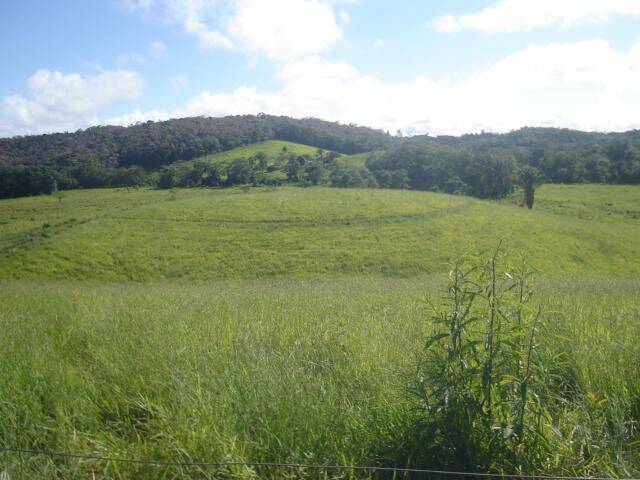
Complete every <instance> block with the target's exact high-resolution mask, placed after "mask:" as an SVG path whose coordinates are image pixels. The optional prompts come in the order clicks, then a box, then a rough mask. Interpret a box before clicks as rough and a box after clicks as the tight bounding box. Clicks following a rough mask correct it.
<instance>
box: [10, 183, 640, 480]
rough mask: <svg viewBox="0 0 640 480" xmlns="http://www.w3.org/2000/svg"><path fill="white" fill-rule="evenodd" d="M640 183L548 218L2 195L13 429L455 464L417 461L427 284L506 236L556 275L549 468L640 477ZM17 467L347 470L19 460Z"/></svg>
mask: <svg viewBox="0 0 640 480" xmlns="http://www.w3.org/2000/svg"><path fill="white" fill-rule="evenodd" d="M638 192H640V190H639V189H638V187H625V186H619V187H618V186H559V185H554V186H548V187H543V188H541V189H540V191H539V193H538V200H537V201H538V204H537V205H536V208H534V210H533V211H527V210H525V209H521V208H518V207H516V206H512V205H508V204H498V203H492V202H483V201H479V200H474V199H471V198H467V197H456V196H447V195H441V194H435V193H425V192H411V191H391V190H348V189H346V190H341V189H327V188H306V189H304V188H291V187H287V188H277V189H266V188H256V189H240V188H239V189H229V190H221V189H220V190H217V189H190V190H175V191H156V190H144V189H140V190H133V189H132V190H130V191H126V190H91V191H73V192H65V193H63V194H62V196H61V198H56V197H32V198H23V199H19V200H5V201H2V202H0V279H1V280H0V282H1V283H0V285H1V288H0V331H2V335H0V358H2V359H3V361H2V362H0V382H1V383H0V441H1V443H2V445H10V446H13V447H16V448H27V449H29V448H36V449H44V450H54V451H73V452H84V453H95V454H100V455H104V456H109V457H125V458H133V459H158V460H165V461H177V462H189V461H217V460H220V461H232V462H242V461H267V462H268V461H277V462H296V463H320V464H323V463H331V464H344V465H358V464H360V465H361V464H371V465H396V466H411V467H423V468H429V467H438V465H424V464H420V463H419V462H418V461H417V460H414V459H412V458H411V457H410V456H409V455H408V454H407V452H409V451H412V449H413V448H415V445H411V443H412V441H415V438H416V436H415V435H414V429H415V428H416V424H417V421H418V418H417V417H416V415H417V413H416V401H415V398H414V396H413V395H412V394H411V393H410V389H409V388H408V386H409V385H411V383H412V382H414V381H415V380H416V364H417V361H418V359H419V358H420V356H421V352H422V351H423V349H424V341H425V340H424V339H425V336H426V335H427V334H428V333H429V332H430V331H431V330H432V327H433V325H432V312H431V309H430V307H429V303H428V302H426V301H425V300H426V299H427V298H429V299H430V301H431V302H432V303H435V304H436V305H446V304H447V300H446V299H445V298H443V294H444V293H446V287H445V285H446V281H447V273H448V271H449V269H450V265H449V262H451V261H454V260H455V259H456V258H458V257H459V256H460V255H463V254H464V253H466V252H469V251H479V250H490V249H492V248H494V247H495V246H496V244H497V242H498V241H499V240H500V239H502V240H503V242H504V244H505V245H507V247H508V249H509V250H511V251H512V255H511V257H512V259H514V261H516V260H517V257H518V256H519V255H521V254H524V255H526V256H527V258H528V261H529V263H530V264H531V265H532V266H534V267H535V268H536V269H537V270H538V273H537V274H536V275H535V277H534V279H533V283H532V289H533V291H534V297H533V298H534V300H535V305H536V306H538V307H540V308H541V309H542V310H543V311H544V312H545V328H544V330H541V333H540V337H539V352H540V356H541V358H542V359H544V362H545V363H544V365H545V366H546V369H545V372H544V376H543V377H542V378H544V379H546V380H547V381H548V382H549V383H550V384H555V383H557V384H558V385H562V386H563V387H562V388H565V387H564V386H565V385H569V387H570V388H569V387H567V388H568V390H566V391H565V390H562V392H563V393H562V395H558V397H557V398H554V400H553V402H551V403H549V404H548V405H547V406H546V407H545V410H544V411H545V415H546V416H545V417H544V423H545V429H546V430H545V432H546V435H547V436H546V437H545V438H546V442H547V443H546V447H545V448H547V450H544V452H543V453H544V455H541V458H542V457H544V460H540V463H539V464H537V470H536V471H537V472H538V473H546V474H565V475H585V474H588V475H600V476H607V475H616V476H625V477H629V476H634V475H635V476H637V475H638V474H640V470H639V469H638V466H639V465H640V436H639V433H638V426H637V422H638V418H639V416H640V400H639V399H640V382H638V378H640V367H639V365H640V362H638V360H639V359H640V350H639V349H638V344H637V339H638V338H640V308H639V305H640V303H639V301H640V279H639V277H638V274H639V272H640V245H639V242H638V241H637V239H638V238H640V223H639V220H638V219H637V217H636V216H635V215H634V214H633V212H634V208H635V207H634V205H637V203H636V200H635V199H636V198H637V196H638V194H639V193H638ZM585 205H588V207H585ZM585 209H587V210H588V211H589V212H592V213H591V214H589V215H586V214H584V210H585ZM505 269H507V267H505ZM554 365H564V366H566V368H564V367H563V369H561V370H558V369H557V368H554ZM541 375H542V374H541ZM547 452H548V454H547ZM442 461H443V463H446V461H447V459H446V458H443V459H442ZM492 468H493V469H495V470H496V471H501V469H511V470H512V469H513V468H515V467H514V466H513V465H511V464H509V465H506V464H499V463H498V461H497V460H496V463H495V464H494V466H493V467H492ZM3 470H4V471H6V472H8V474H9V475H10V477H9V478H36V477H37V478H93V476H95V478H284V477H286V476H290V477H294V478H333V477H332V475H334V474H336V472H331V471H322V470H321V471H312V470H305V469H299V470H294V471H293V472H292V471H291V470H278V469H267V468H255V467H243V466H237V465H236V466H229V467H215V468H214V467H188V468H187V467H171V466H161V467H158V466H148V465H139V464H125V463H120V462H102V461H97V460H86V459H85V460H83V459H66V458H50V457H46V456H31V455H26V454H25V455H21V456H20V455H15V454H9V453H4V454H2V453H0V471H3ZM342 475H343V477H339V478H344V477H346V478H352V477H361V476H364V474H363V473H362V472H355V471H348V470H347V471H344V472H342Z"/></svg>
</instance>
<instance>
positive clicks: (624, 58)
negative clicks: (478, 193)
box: [110, 40, 640, 134]
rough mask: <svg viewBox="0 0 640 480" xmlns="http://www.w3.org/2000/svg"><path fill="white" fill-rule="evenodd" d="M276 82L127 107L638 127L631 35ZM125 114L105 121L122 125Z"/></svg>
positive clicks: (295, 74) (325, 70)
mask: <svg viewBox="0 0 640 480" xmlns="http://www.w3.org/2000/svg"><path fill="white" fill-rule="evenodd" d="M276 80H277V81H278V82H279V83H280V87H279V88H278V89H275V90H272V91H262V90H260V89H258V88H256V87H253V86H241V87H238V88H236V89H235V90H233V91H230V92H209V91H204V92H201V93H200V94H198V95H197V96H195V97H193V98H191V99H190V100H189V101H188V102H187V103H186V105H185V106H184V107H183V108H180V109H178V110H174V111H171V112H158V111H153V112H148V113H145V112H136V114H135V118H136V120H137V121H142V120H146V119H166V118H172V117H184V116H192V115H206V116H220V115H228V114H241V113H259V112H265V113H272V114H281V115H291V116H294V117H302V116H315V117H319V118H324V119H327V120H339V121H342V122H355V123H359V124H363V125H370V126H374V127H378V128H382V129H386V130H390V131H396V130H397V129H401V130H403V131H404V132H405V133H431V134H461V133H466V132H477V131H480V130H488V131H508V130H511V129H514V128H518V127H521V126H524V125H530V126H559V127H570V128H579V129H584V130H607V131H608V130H626V129H631V128H638V127H640V119H639V118H638V115H637V105H640V42H638V43H637V44H636V46H635V47H633V48H632V49H631V50H630V51H628V52H622V53H620V52H617V51H615V50H614V49H613V48H612V47H611V46H610V45H609V44H608V43H607V42H606V41H604V40H594V41H587V42H578V43H566V44H548V45H537V46H536V45H534V46H530V47H527V48H524V49H522V50H520V51H518V52H515V53H513V54H511V55H509V56H507V57H505V58H503V59H502V60H500V61H498V62H496V63H495V64H493V65H492V66H490V67H489V68H487V69H484V70H482V71H478V72H475V73H473V74H470V75H468V76H466V77H464V78H462V79H460V80H458V81H453V82H452V81H447V80H443V79H436V78H430V77H425V76H421V77H417V78H415V79H413V80H412V81H409V82H401V83H386V82H383V81H381V80H379V79H377V78H375V77H372V76H368V75H364V74H362V73H360V72H358V71H357V70H356V69H355V68H353V67H352V66H351V65H349V64H347V63H344V62H330V61H328V60H326V59H323V58H321V57H317V56H316V57H311V58H305V59H301V60H293V61H290V62H287V63H285V64H283V65H282V66H281V68H280V69H279V71H278V73H277V76H276ZM132 118H133V117H131V116H128V117H120V118H112V119H110V120H111V122H113V123H118V124H125V125H126V124H128V123H131V119H132Z"/></svg>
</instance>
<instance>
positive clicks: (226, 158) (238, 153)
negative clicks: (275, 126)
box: [201, 140, 318, 164]
mask: <svg viewBox="0 0 640 480" xmlns="http://www.w3.org/2000/svg"><path fill="white" fill-rule="evenodd" d="M283 147H285V148H286V149H287V151H289V152H292V153H297V154H299V155H304V154H307V155H315V153H316V152H317V151H318V148H316V147H310V146H309V145H303V144H301V143H293V142H286V141H283V140H267V141H266V142H260V143H253V144H251V145H247V146H245V147H238V148H234V149H233V150H228V151H226V152H221V153H215V154H213V155H207V156H205V157H201V159H202V160H207V161H210V162H213V163H215V164H229V163H231V162H232V161H233V160H235V159H236V158H240V157H252V156H253V155H255V154H256V153H258V152H263V153H265V154H267V156H268V157H270V158H273V157H277V156H278V154H280V152H282V149H283Z"/></svg>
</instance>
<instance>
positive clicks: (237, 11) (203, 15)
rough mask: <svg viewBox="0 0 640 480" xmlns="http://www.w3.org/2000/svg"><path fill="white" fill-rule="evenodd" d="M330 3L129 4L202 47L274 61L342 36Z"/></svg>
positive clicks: (210, 0)
mask: <svg viewBox="0 0 640 480" xmlns="http://www.w3.org/2000/svg"><path fill="white" fill-rule="evenodd" d="M338 3H344V0H343V2H336V1H332V0H268V1H267V0H155V1H154V0H145V1H143V0H137V1H136V0H127V3H126V5H127V9H128V10H129V11H132V12H143V13H149V12H151V11H154V12H156V13H158V14H160V15H161V16H163V17H165V18H166V19H168V20H169V21H172V22H174V23H177V24H179V25H181V26H182V28H183V29H184V31H185V32H186V33H188V34H189V35H192V36H194V37H195V38H197V39H198V43H199V45H200V47H201V48H203V49H210V48H225V49H232V50H237V51H241V52H244V53H246V54H248V55H252V56H256V55H264V56H266V57H268V58H270V59H272V60H288V59H292V58H300V57H303V56H307V55H314V54H318V53H321V52H323V51H325V50H326V49H328V48H329V47H330V46H331V45H332V44H334V43H335V42H337V41H338V40H339V39H340V38H341V37H342V30H341V28H340V27H339V26H338V24H337V20H336V17H337V16H339V17H340V18H341V20H342V21H343V22H344V23H346V22H348V19H349V16H348V13H347V12H346V11H344V9H341V10H339V11H338V12H336V11H335V9H336V8H337V4H338Z"/></svg>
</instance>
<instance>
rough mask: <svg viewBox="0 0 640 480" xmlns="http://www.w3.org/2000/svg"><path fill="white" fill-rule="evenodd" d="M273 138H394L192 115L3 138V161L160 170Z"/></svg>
mask: <svg viewBox="0 0 640 480" xmlns="http://www.w3.org/2000/svg"><path fill="white" fill-rule="evenodd" d="M272 139H277V140H287V141H291V142H297V143H303V144H306V145H311V146H314V147H318V148H323V149H326V150H333V151H336V152H340V153H346V154H351V153H360V152H367V151H371V150H378V149H382V148H387V147H389V146H390V145H391V143H392V142H393V137H391V136H390V135H389V134H388V133H384V132H382V131H380V130H374V129H372V128H367V127H359V126H354V125H342V124H339V123H332V122H326V121H323V120H317V119H314V118H305V119H299V120H298V119H293V118H289V117H276V116H271V115H262V114H261V115H242V116H228V117H217V118H204V117H192V118H181V119H173V120H168V121H164V122H146V123H140V124H137V125H132V126H129V127H116V126H105V127H91V128H88V129H86V130H79V131H77V132H74V133H54V134H48V135H34V136H27V137H15V138H5V139H0V164H5V165H6V164H13V165H16V164H31V165H35V164H51V163H54V164H61V163H72V162H74V161H94V162H95V161H97V162H98V163H99V164H100V165H101V166H102V167H128V166H133V165H136V166H141V167H144V168H146V169H156V168H158V167H161V166H163V165H167V164H169V163H172V162H176V161H179V160H190V159H192V158H196V157H200V156H203V155H208V154H211V153H216V152H221V151H226V150H231V149H232V148H236V147H240V146H243V145H249V144H252V143H257V142H262V141H265V140H272Z"/></svg>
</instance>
